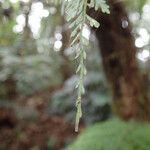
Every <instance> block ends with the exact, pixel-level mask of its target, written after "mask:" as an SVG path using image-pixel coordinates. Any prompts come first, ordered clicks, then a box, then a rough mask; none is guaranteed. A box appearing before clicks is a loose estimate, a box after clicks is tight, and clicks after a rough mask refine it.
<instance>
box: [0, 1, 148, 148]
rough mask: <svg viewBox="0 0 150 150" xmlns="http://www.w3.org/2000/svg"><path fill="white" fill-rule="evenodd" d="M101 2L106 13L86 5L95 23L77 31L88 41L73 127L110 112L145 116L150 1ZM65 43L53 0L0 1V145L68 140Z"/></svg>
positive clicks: (71, 105) (71, 92)
mask: <svg viewBox="0 0 150 150" xmlns="http://www.w3.org/2000/svg"><path fill="white" fill-rule="evenodd" d="M107 2H108V4H109V6H110V15H106V14H102V13H101V12H100V11H98V12H94V11H93V10H88V13H89V15H91V16H93V17H94V18H96V20H98V21H99V22H100V24H101V25H100V28H99V29H94V28H93V29H91V28H90V27H89V25H88V24H87V25H85V27H84V30H83V32H82V34H83V36H84V37H85V38H86V39H87V40H89V41H90V45H89V46H88V47H87V48H86V51H87V61H86V66H87V70H88V74H87V76H86V77H85V80H84V86H85V88H86V91H85V95H84V97H83V106H82V107H83V114H84V115H83V118H82V120H81V124H80V130H81V132H82V130H83V129H85V128H86V127H88V126H91V125H92V124H94V123H96V122H101V121H105V120H107V119H109V118H115V115H114V114H113V113H112V110H113V112H115V113H116V114H118V116H120V117H121V118H122V119H124V120H129V119H136V120H143V121H149V120H150V105H149V104H150V1H149V0H134V1H132V0H124V1H118V0H108V1H107ZM69 43H70V30H69V29H68V24H67V22H66V21H65V17H64V16H62V15H61V6H60V5H58V4H57V1H55V3H54V2H53V1H52V0H0V150H8V149H9V150H61V149H63V148H64V147H66V146H67V145H68V144H69V143H71V142H72V141H73V140H74V139H76V136H77V134H76V133H75V132H74V120H75V113H76V108H75V99H76V90H75V84H76V82H77V80H78V76H77V75H75V71H74V70H75V68H76V67H77V62H76V61H75V60H74V57H75V51H74V49H73V48H71V47H69ZM111 108H112V109H111ZM79 134H80V133H79ZM149 149H150V147H149ZM70 150H71V149H70ZM81 150H84V149H81ZM85 150H87V149H85ZM90 150H94V149H90ZM109 150H111V149H110V148H109ZM126 150H128V149H126ZM144 150H145V149H144ZM146 150H148V149H146Z"/></svg>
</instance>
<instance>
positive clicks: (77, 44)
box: [65, 0, 109, 132]
mask: <svg viewBox="0 0 150 150" xmlns="http://www.w3.org/2000/svg"><path fill="white" fill-rule="evenodd" d="M87 7H89V8H94V9H95V10H98V9H99V8H101V10H102V12H103V13H109V6H108V5H107V4H106V1H105V0H90V1H89V0H66V1H65V17H66V20H67V21H68V22H69V28H70V29H71V40H72V42H71V46H72V47H74V48H75V51H76V57H75V58H76V59H77V60H78V62H79V64H78V67H77V70H76V73H77V74H78V75H79V80H78V82H77V84H76V88H77V100H76V108H77V113H76V121H75V131H76V132H78V126H79V121H80V118H81V117H82V108H81V97H82V95H83V94H84V93H85V89H84V84H83V79H84V76H85V75H86V73H87V71H86V66H85V59H86V49H85V47H86V46H87V45H88V44H89V41H88V40H87V39H86V38H85V37H84V36H83V35H82V31H83V28H84V26H85V24H90V26H91V27H95V28H98V27H99V25H100V24H99V22H97V21H96V20H95V19H94V18H92V17H90V16H89V15H87V13H86V11H87Z"/></svg>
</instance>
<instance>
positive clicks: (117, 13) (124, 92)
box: [89, 0, 150, 120]
mask: <svg viewBox="0 0 150 150" xmlns="http://www.w3.org/2000/svg"><path fill="white" fill-rule="evenodd" d="M108 3H109V6H110V15H107V14H103V13H101V12H98V13H97V12H95V13H93V10H89V14H91V16H95V15H94V14H96V17H95V18H96V20H98V21H99V22H100V24H101V26H100V28H99V29H96V30H95V33H96V36H97V38H98V42H99V46H100V52H101V55H102V59H103V67H104V71H105V74H106V77H107V79H108V82H109V84H110V87H111V89H112V94H113V109H114V111H115V112H116V113H117V114H118V115H119V116H120V117H121V118H123V119H126V120H128V119H136V120H150V109H149V107H150V105H149V104H150V100H149V98H148V96H147V93H146V92H145V91H144V85H143V82H142V77H141V74H140V72H139V69H138V65H137V62H136V50H137V49H136V47H135V44H134V38H133V36H132V34H131V32H132V31H131V25H130V22H129V19H128V16H127V13H126V10H125V8H124V5H123V4H122V1H120V0H109V1H108Z"/></svg>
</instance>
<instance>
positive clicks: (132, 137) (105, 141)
mask: <svg viewBox="0 0 150 150" xmlns="http://www.w3.org/2000/svg"><path fill="white" fill-rule="evenodd" d="M149 149H150V125H149V124H148V123H138V122H123V121H119V120H112V121H108V122H105V123H98V124H96V125H94V126H93V127H91V128H88V129H86V130H85V131H84V132H83V133H82V134H81V135H80V136H79V138H78V139H77V141H75V142H74V143H73V144H72V145H70V146H69V147H68V148H66V150H149Z"/></svg>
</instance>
